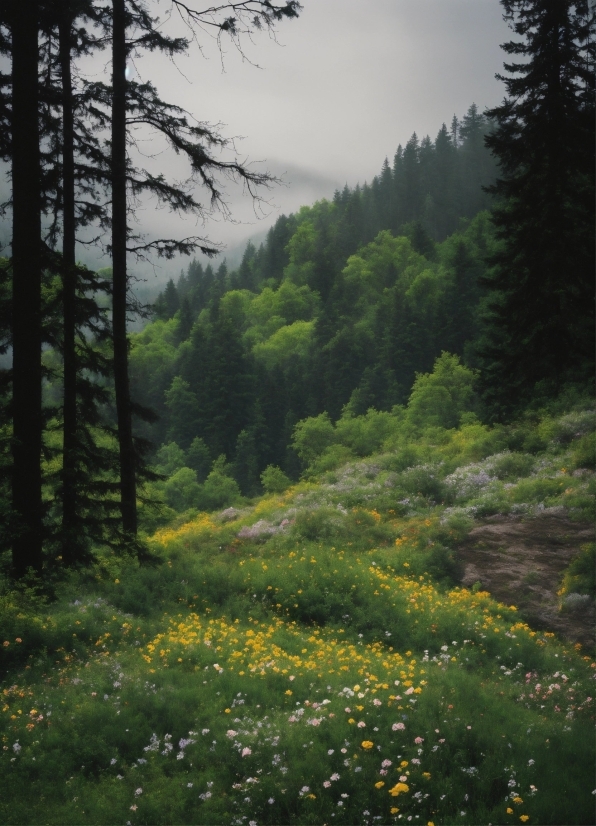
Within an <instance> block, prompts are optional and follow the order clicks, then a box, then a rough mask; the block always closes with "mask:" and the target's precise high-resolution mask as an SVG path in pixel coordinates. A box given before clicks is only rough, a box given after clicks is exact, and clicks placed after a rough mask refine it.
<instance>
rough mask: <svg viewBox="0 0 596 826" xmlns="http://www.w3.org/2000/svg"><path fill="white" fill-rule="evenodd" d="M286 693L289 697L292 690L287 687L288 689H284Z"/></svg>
mask: <svg viewBox="0 0 596 826" xmlns="http://www.w3.org/2000/svg"><path fill="white" fill-rule="evenodd" d="M286 694H287V695H288V696H290V697H291V695H292V692H291V691H290V689H289V688H288V690H287V691H286Z"/></svg>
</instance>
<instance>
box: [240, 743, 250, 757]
mask: <svg viewBox="0 0 596 826" xmlns="http://www.w3.org/2000/svg"><path fill="white" fill-rule="evenodd" d="M249 754H252V749H249V748H248V746H245V747H244V748H243V749H242V757H248V755H249Z"/></svg>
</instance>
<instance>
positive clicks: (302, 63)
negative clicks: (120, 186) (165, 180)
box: [4, 0, 510, 287]
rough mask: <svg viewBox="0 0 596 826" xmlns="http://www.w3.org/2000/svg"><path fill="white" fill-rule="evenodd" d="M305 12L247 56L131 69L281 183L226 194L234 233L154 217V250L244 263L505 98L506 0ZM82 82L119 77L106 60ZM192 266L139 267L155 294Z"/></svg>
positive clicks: (352, 1) (208, 42) (165, 160)
mask: <svg viewBox="0 0 596 826" xmlns="http://www.w3.org/2000/svg"><path fill="white" fill-rule="evenodd" d="M191 5H192V3H191ZM196 5H197V6H198V7H203V5H204V4H199V3H196ZM151 7H152V10H153V11H154V13H155V14H156V15H159V17H160V18H161V20H162V21H163V28H164V31H166V32H167V33H168V34H179V35H188V30H187V29H186V28H185V26H184V24H183V22H182V20H181V19H180V18H179V16H178V15H177V14H176V12H172V9H171V3H170V0H152V2H151ZM303 7H304V8H303V11H302V13H301V15H300V17H299V18H298V19H297V20H289V21H287V20H284V21H282V22H281V23H280V24H279V26H278V27H277V32H276V36H275V38H272V37H271V36H270V35H269V34H268V33H267V32H266V31H262V32H257V33H256V34H254V35H253V36H252V37H250V38H249V37H244V38H243V39H242V49H243V53H240V52H239V51H238V50H237V49H236V48H235V47H234V45H233V44H232V43H231V42H229V41H226V39H225V38H224V40H222V44H223V52H221V53H220V50H219V48H218V44H217V42H216V40H215V39H214V38H213V37H212V36H210V35H209V34H207V33H205V34H201V33H199V37H198V41H199V42H198V45H200V46H201V49H200V50H199V48H198V45H197V44H196V43H193V44H191V47H190V49H189V53H188V55H184V56H178V57H177V58H176V59H175V60H174V61H172V60H169V59H167V58H166V57H164V56H162V55H155V54H147V55H145V56H143V57H141V58H139V59H137V60H135V61H134V64H133V65H132V66H131V67H130V70H131V73H132V74H133V76H135V77H136V78H137V79H139V80H151V81H152V82H153V83H154V84H155V85H156V86H157V88H158V91H159V93H160V95H161V97H162V98H163V99H165V100H167V101H168V102H171V103H175V104H177V105H179V106H182V107H183V108H184V109H186V110H187V111H188V112H190V113H191V114H192V115H193V116H194V117H196V118H197V119H198V120H200V121H205V122H208V123H212V124H219V125H220V127H219V128H220V131H221V133H222V134H223V135H225V136H227V137H230V138H235V141H234V145H235V148H236V150H237V156H238V157H239V158H240V159H241V160H243V161H245V162H247V163H250V164H253V168H254V169H258V170H261V171H269V172H271V173H272V174H273V175H275V176H276V177H278V178H279V179H280V181H281V184H280V185H277V186H274V187H273V188H272V189H270V190H269V191H264V192H263V193H262V195H263V198H264V200H263V201H262V202H260V203H259V204H257V205H255V204H254V203H253V202H252V200H251V198H250V197H249V196H248V195H247V194H246V193H243V191H242V187H241V186H233V185H229V186H227V187H226V199H227V202H228V205H229V208H230V213H231V217H232V220H224V218H223V216H221V215H219V216H217V215H214V216H213V217H212V218H211V219H210V220H209V221H208V222H207V223H206V224H205V225H202V224H198V225H197V223H196V220H195V219H194V218H193V219H188V218H187V219H183V218H181V217H179V216H177V215H173V214H171V213H169V212H168V211H167V210H164V209H161V210H160V209H157V208H156V205H155V204H153V203H147V204H144V205H143V206H142V207H141V208H140V209H139V211H138V219H139V222H140V225H141V228H142V230H143V231H144V232H145V233H146V234H147V235H148V236H149V237H151V236H154V237H156V236H159V235H167V236H170V237H174V236H176V237H184V236H188V235H193V234H200V235H203V236H207V237H208V238H209V239H210V240H212V241H214V242H219V243H221V244H222V245H225V247H226V250H225V251H224V252H223V253H222V256H227V258H228V261H229V262H230V263H235V262H236V261H237V260H238V257H239V255H240V253H241V249H242V248H243V245H244V244H245V243H246V240H247V239H248V238H251V237H253V236H254V237H256V238H257V239H259V238H262V237H263V236H264V234H265V233H266V231H267V229H268V227H270V226H271V225H272V224H273V223H274V221H275V220H276V218H277V217H278V216H279V215H280V214H281V213H282V212H283V213H286V214H287V213H289V212H292V211H295V210H297V209H298V208H299V207H300V206H301V205H303V204H309V203H312V202H313V201H315V200H317V199H320V198H324V197H327V198H330V197H332V196H333V192H334V190H335V189H336V188H341V187H343V186H344V184H346V183H347V184H348V185H349V186H354V185H355V184H357V183H364V182H365V181H367V180H371V179H372V177H373V176H374V175H375V174H376V173H377V172H378V171H379V170H380V168H381V164H382V163H383V160H384V158H385V157H388V158H389V160H390V161H391V160H392V158H393V155H394V153H395V150H396V148H397V146H398V144H400V143H401V144H405V142H406V141H407V140H408V139H409V137H410V136H411V134H412V133H413V132H414V131H416V132H417V134H418V136H419V137H422V136H424V135H426V134H430V136H431V137H433V138H434V137H435V135H436V133H437V131H438V130H439V128H440V126H441V124H442V123H443V122H446V123H447V124H449V122H450V121H451V118H452V116H453V115H454V114H457V115H458V116H459V117H461V116H462V115H463V114H464V113H465V112H466V110H467V108H468V107H469V105H470V104H471V103H472V102H475V103H476V104H477V105H478V106H479V107H480V109H484V108H485V107H487V106H491V105H494V104H495V103H497V102H498V101H500V100H501V98H502V97H503V85H502V84H501V83H500V82H499V81H497V80H496V79H495V72H498V71H500V70H501V68H502V63H503V52H502V51H501V50H500V48H499V44H500V43H502V42H503V41H504V40H506V39H508V37H509V34H510V32H509V30H508V29H507V26H506V25H505V23H504V22H503V20H502V17H501V6H500V4H499V2H498V0H367V1H366V2H365V0H303ZM84 69H85V72H86V73H87V74H88V76H89V77H96V78H98V77H100V76H101V75H102V74H106V76H108V77H109V74H108V73H109V70H110V65H109V55H108V54H107V53H105V54H103V55H102V56H101V57H98V58H95V59H94V62H93V64H88V65H86V66H85V67H84ZM141 149H142V151H143V152H144V153H146V156H147V157H145V158H143V162H144V164H145V165H146V166H147V167H148V168H151V170H152V171H157V170H159V171H162V172H164V174H166V175H167V176H171V177H174V178H177V179H181V178H183V177H184V175H185V174H186V169H185V165H184V163H183V161H182V160H181V159H180V158H177V157H176V156H173V155H172V154H171V153H169V152H168V150H167V148H166V147H165V145H163V146H162V145H161V144H160V143H159V141H155V140H152V141H150V142H148V143H147V144H146V145H143V144H141ZM4 232H5V234H6V226H5V227H4ZM80 255H81V258H82V259H83V260H85V261H86V263H89V264H91V265H93V266H98V265H105V264H106V263H109V262H108V261H107V260H106V259H105V258H103V259H99V260H98V259H97V257H96V256H94V255H93V254H92V253H90V252H89V251H88V250H87V251H86V250H84V249H83V248H81V250H80ZM218 260H221V258H219V257H218ZM185 264H186V261H185V260H184V259H176V260H174V261H171V262H159V263H158V264H157V266H156V267H154V268H153V267H148V266H147V265H144V266H138V265H134V264H133V266H132V268H133V270H134V271H136V272H137V273H139V274H142V275H143V276H144V277H147V278H148V284H147V286H148V287H149V286H150V285H151V284H153V285H155V284H156V283H162V282H163V281H164V280H165V279H166V278H168V277H170V276H171V275H173V274H174V275H176V274H178V272H179V271H180V268H181V267H182V266H185Z"/></svg>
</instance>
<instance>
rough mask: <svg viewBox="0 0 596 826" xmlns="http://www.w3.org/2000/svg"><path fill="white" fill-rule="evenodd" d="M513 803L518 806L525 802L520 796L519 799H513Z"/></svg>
mask: <svg viewBox="0 0 596 826" xmlns="http://www.w3.org/2000/svg"><path fill="white" fill-rule="evenodd" d="M513 802H514V803H517V804H518V805H519V804H520V803H523V802H524V801H523V800H522V799H521V797H519V795H518V796H517V797H514V798H513Z"/></svg>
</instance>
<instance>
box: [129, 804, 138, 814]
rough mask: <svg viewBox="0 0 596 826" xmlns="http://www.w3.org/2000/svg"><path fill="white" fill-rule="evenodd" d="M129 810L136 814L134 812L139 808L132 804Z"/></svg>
mask: <svg viewBox="0 0 596 826" xmlns="http://www.w3.org/2000/svg"><path fill="white" fill-rule="evenodd" d="M130 808H131V811H133V812H136V810H137V809H138V808H139V807H138V806H137V804H136V803H134V804H133V805H132V806H131V807H130Z"/></svg>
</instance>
